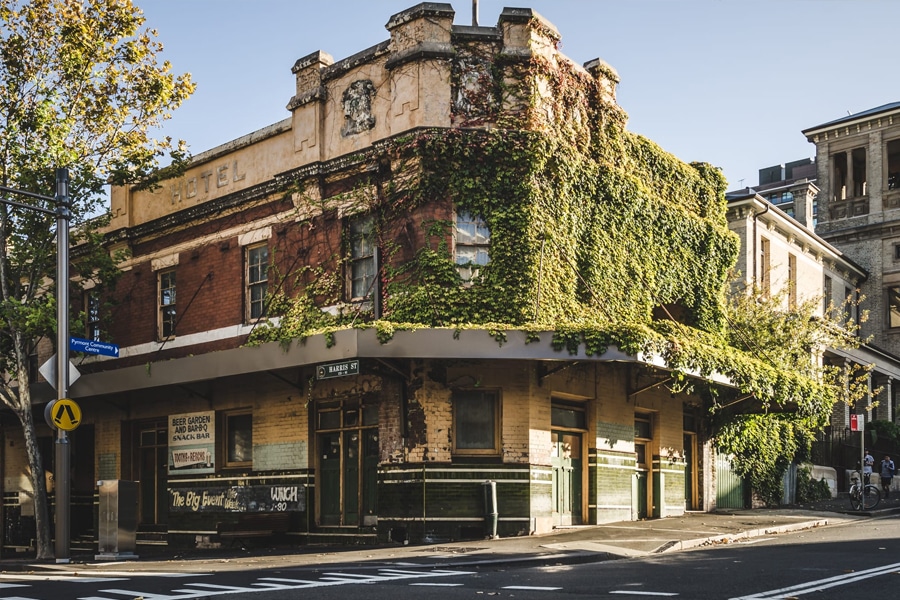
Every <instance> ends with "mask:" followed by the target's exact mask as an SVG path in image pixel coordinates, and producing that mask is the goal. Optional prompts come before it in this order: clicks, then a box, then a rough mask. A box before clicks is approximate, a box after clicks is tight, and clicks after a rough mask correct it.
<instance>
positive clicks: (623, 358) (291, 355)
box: [69, 329, 733, 398]
mask: <svg viewBox="0 0 900 600" xmlns="http://www.w3.org/2000/svg"><path fill="white" fill-rule="evenodd" d="M503 334H504V335H505V340H504V341H503V342H502V343H501V342H500V341H498V340H497V339H495V338H494V337H492V335H491V333H490V332H488V331H486V330H483V329H464V330H456V329H416V330H409V331H396V332H394V334H393V336H392V337H391V339H390V340H388V341H386V342H384V343H382V342H381V341H379V339H378V335H377V332H376V331H375V330H374V329H347V330H341V331H337V332H334V334H333V336H332V337H333V341H334V343H333V344H331V345H329V344H328V338H327V337H326V335H324V334H322V335H314V336H310V337H309V338H306V339H305V340H303V341H294V342H291V343H290V344H289V345H284V344H282V343H280V342H270V343H266V344H262V345H260V346H243V347H240V348H233V349H230V350H221V351H218V352H209V353H206V354H200V355H196V356H187V357H184V358H177V359H171V360H164V361H159V362H148V363H147V364H143V365H136V366H131V367H124V368H120V369H112V370H109V371H101V372H98V373H88V374H84V375H82V377H81V378H80V379H79V380H78V381H76V382H75V383H74V384H73V385H72V387H71V389H70V394H69V395H70V396H71V397H73V398H87V397H92V396H103V395H109V394H116V393H125V392H131V391H135V390H140V389H146V388H155V387H161V386H166V385H185V384H190V383H194V382H199V381H208V380H212V379H217V378H220V377H231V376H236V375H249V374H253V373H258V372H266V371H277V370H281V369H289V368H292V367H303V366H308V365H315V364H320V363H327V362H332V361H341V360H346V359H351V358H362V359H364V358H381V359H386V358H396V359H456V360H535V361H575V362H630V363H640V364H646V365H648V366H653V367H657V368H661V369H665V368H666V366H665V363H664V361H663V360H662V358H661V357H659V356H644V355H637V356H635V355H631V354H627V353H625V352H622V351H621V350H619V349H618V348H617V347H615V346H610V347H609V348H608V349H607V350H606V352H604V353H603V354H602V355H589V354H587V353H586V351H585V348H584V346H583V345H580V346H579V348H578V351H577V352H576V353H569V352H568V351H567V350H565V349H564V350H555V349H554V348H553V346H552V338H553V332H552V331H544V332H540V333H538V334H535V333H534V332H525V331H520V330H509V331H504V332H503ZM535 335H536V336H537V339H536V338H535ZM691 375H694V376H697V377H700V375H699V374H691ZM702 378H703V379H706V380H710V381H714V382H716V383H719V384H722V385H728V386H733V383H731V382H730V380H728V379H727V378H725V377H723V376H720V375H713V376H705V377H702Z"/></svg>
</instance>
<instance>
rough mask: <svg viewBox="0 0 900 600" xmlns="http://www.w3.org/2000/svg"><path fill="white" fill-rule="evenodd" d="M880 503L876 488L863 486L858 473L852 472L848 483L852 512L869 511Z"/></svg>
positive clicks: (878, 491)
mask: <svg viewBox="0 0 900 600" xmlns="http://www.w3.org/2000/svg"><path fill="white" fill-rule="evenodd" d="M879 502H881V491H880V490H879V489H878V487H877V486H875V485H873V484H871V483H868V482H866V483H865V484H863V482H862V479H861V478H860V476H859V472H858V471H854V473H853V476H851V483H850V507H851V508H852V509H853V510H869V509H872V508H875V507H876V506H878V503H879Z"/></svg>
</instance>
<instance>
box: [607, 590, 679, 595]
mask: <svg viewBox="0 0 900 600" xmlns="http://www.w3.org/2000/svg"><path fill="white" fill-rule="evenodd" d="M610 594H623V595H627V596H677V595H678V594H676V593H675V592H639V591H637V590H613V591H611V592H610Z"/></svg>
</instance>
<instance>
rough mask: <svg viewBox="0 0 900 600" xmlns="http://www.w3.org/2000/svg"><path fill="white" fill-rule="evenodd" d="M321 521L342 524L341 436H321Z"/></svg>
mask: <svg viewBox="0 0 900 600" xmlns="http://www.w3.org/2000/svg"><path fill="white" fill-rule="evenodd" d="M318 447H319V471H318V477H317V479H318V481H317V484H316V485H317V487H318V488H319V507H320V508H319V521H320V523H321V524H322V525H340V524H341V434H340V433H339V432H335V433H323V434H320V435H319V444H318Z"/></svg>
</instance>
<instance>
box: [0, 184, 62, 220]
mask: <svg viewBox="0 0 900 600" xmlns="http://www.w3.org/2000/svg"><path fill="white" fill-rule="evenodd" d="M0 191H3V192H13V191H14V192H15V193H17V194H27V195H28V196H34V197H36V198H40V199H41V200H53V201H54V202H55V201H56V200H55V198H47V196H41V195H39V194H31V193H28V192H23V191H22V190H11V189H9V188H4V187H0ZM0 203H3V204H9V205H11V206H18V207H19V208H27V209H30V210H36V211H38V212H42V213H44V214H47V215H53V216H56V211H55V210H50V209H49V208H42V207H40V206H34V205H33V204H25V203H24V202H16V201H15V200H10V199H9V198H0Z"/></svg>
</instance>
